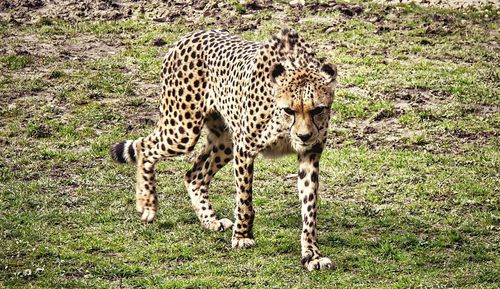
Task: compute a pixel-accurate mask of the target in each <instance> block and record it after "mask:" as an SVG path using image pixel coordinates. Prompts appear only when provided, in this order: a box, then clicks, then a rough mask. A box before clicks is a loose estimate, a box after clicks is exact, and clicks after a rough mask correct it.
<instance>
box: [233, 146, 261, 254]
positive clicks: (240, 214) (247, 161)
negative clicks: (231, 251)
mask: <svg viewBox="0 0 500 289" xmlns="http://www.w3.org/2000/svg"><path fill="white" fill-rule="evenodd" d="M253 162H254V157H251V156H249V155H248V154H247V152H245V151H244V150H243V149H242V148H237V149H235V151H234V177H235V179H236V195H235V201H236V208H235V210H234V215H235V224H234V226H233V238H232V246H233V248H249V247H252V246H253V245H255V240H254V238H253V219H254V215H255V213H254V210H253V205H252V181H253Z"/></svg>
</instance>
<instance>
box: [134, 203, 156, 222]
mask: <svg viewBox="0 0 500 289" xmlns="http://www.w3.org/2000/svg"><path fill="white" fill-rule="evenodd" d="M137 212H139V214H140V215H141V220H142V221H143V222H145V223H151V222H153V221H154V219H155V217H156V208H154V207H146V206H142V205H140V204H137Z"/></svg>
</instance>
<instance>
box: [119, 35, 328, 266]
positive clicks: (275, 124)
mask: <svg viewBox="0 0 500 289" xmlns="http://www.w3.org/2000/svg"><path fill="white" fill-rule="evenodd" d="M336 76H337V70H336V67H335V66H334V65H331V64H324V63H321V62H320V61H319V60H318V59H317V58H316V56H315V53H314V51H313V49H312V48H311V46H310V45H309V44H307V43H306V42H305V41H304V40H303V39H302V38H300V37H299V36H298V35H297V33H295V32H293V31H291V30H288V29H284V30H282V31H281V32H280V33H278V34H277V35H275V36H273V37H272V38H271V39H270V40H269V41H267V42H265V43H258V42H250V41H245V40H242V39H240V38H239V37H237V36H234V35H232V34H230V33H229V32H227V31H224V30H208V31H196V32H192V33H190V34H188V35H186V36H185V37H183V38H182V39H180V40H179V41H178V42H176V43H175V45H174V46H173V48H171V49H170V50H169V51H168V53H167V54H166V56H165V60H164V62H163V67H162V71H161V87H162V93H161V104H160V115H161V116H160V119H159V121H158V125H157V126H156V128H155V130H154V132H152V133H151V134H150V135H148V136H146V137H142V138H139V139H136V140H128V141H123V142H119V143H116V144H114V145H113V146H112V148H111V156H112V158H113V159H114V160H116V161H118V162H122V163H125V162H133V163H136V165H137V182H136V207H137V211H138V212H139V213H140V215H141V219H142V220H143V221H145V222H152V221H153V220H154V219H155V217H156V212H157V210H158V197H157V193H156V188H155V172H154V167H155V164H156V163H157V162H158V161H159V160H162V159H165V158H166V157H170V156H176V155H181V154H185V153H188V152H190V151H192V150H193V149H194V146H195V144H196V143H197V141H198V138H199V137H200V134H201V130H202V128H203V127H206V129H207V130H208V133H207V141H206V144H205V147H204V148H203V151H202V152H201V153H200V155H199V156H198V158H197V160H196V161H195V163H194V165H193V167H192V168H191V169H190V170H189V171H188V172H187V173H186V175H185V178H184V183H185V185H186V189H187V191H188V193H189V196H190V198H191V203H192V206H193V208H194V210H195V212H196V215H197V216H198V218H199V219H200V221H201V223H202V224H203V226H204V227H206V228H208V229H210V230H213V231H222V230H225V229H228V228H232V230H233V236H232V246H233V247H235V248H237V247H242V248H248V247H251V246H253V245H255V240H254V237H253V230H252V229H253V220H254V209H253V205H252V180H253V164H254V160H255V157H256V156H257V155H258V154H259V153H262V154H263V155H265V156H270V155H271V156H276V155H282V154H287V153H294V152H295V153H297V154H298V159H299V169H298V178H297V187H298V191H299V197H300V202H301V204H302V209H301V214H302V219H303V226H302V233H301V251H302V264H303V266H304V267H305V268H306V269H307V270H315V269H323V268H330V267H331V266H332V262H331V261H330V259H328V258H326V257H323V256H322V255H321V254H320V251H319V247H318V243H317V230H316V213H317V205H316V204H317V199H318V184H319V181H318V176H319V161H320V157H321V153H322V151H323V148H324V146H325V141H326V136H327V129H328V123H329V120H330V112H331V109H330V108H331V105H332V101H333V100H332V98H333V94H334V87H335V80H336ZM231 160H233V162H234V174H235V179H236V198H235V199H236V208H235V211H234V215H235V218H234V219H235V221H234V224H233V222H232V221H231V220H229V219H226V218H223V219H218V218H217V217H216V214H215V211H214V208H213V207H212V205H211V204H210V200H209V196H208V188H209V185H210V182H211V180H212V178H213V176H214V175H215V174H216V173H217V171H218V170H220V169H221V168H222V167H223V166H224V165H225V164H227V163H228V162H229V161H231Z"/></svg>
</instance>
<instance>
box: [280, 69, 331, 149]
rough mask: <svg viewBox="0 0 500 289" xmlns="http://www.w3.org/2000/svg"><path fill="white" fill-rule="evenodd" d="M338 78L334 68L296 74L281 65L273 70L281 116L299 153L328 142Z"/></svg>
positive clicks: (296, 70) (303, 71)
mask: <svg viewBox="0 0 500 289" xmlns="http://www.w3.org/2000/svg"><path fill="white" fill-rule="evenodd" d="M336 77H337V69H336V67H335V65H332V64H323V65H322V66H321V67H320V68H319V69H318V68H315V69H313V68H300V69H294V70H293V71H286V70H285V68H284V67H283V65H281V64H276V65H274V66H273V67H272V69H271V80H272V81H273V83H275V85H276V92H277V94H276V97H277V102H276V103H277V105H276V108H277V109H278V111H277V113H278V115H279V118H280V119H281V120H282V124H283V126H284V127H286V128H287V129H288V132H289V137H290V142H291V144H292V147H293V148H294V149H295V150H296V151H297V152H303V151H307V150H309V149H310V148H312V147H313V146H314V145H315V144H316V143H319V142H323V141H324V139H325V138H326V132H327V129H328V123H329V120H330V112H331V105H332V102H333V95H334V87H335V80H336Z"/></svg>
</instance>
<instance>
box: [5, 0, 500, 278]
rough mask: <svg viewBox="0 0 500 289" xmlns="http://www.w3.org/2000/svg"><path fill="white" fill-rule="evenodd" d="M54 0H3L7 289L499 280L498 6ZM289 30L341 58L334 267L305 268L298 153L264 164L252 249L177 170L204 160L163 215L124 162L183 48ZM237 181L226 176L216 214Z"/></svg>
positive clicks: (324, 174) (173, 185) (182, 163)
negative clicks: (206, 219)
mask: <svg viewBox="0 0 500 289" xmlns="http://www.w3.org/2000/svg"><path fill="white" fill-rule="evenodd" d="M43 2H44V1H34V0H33V1H12V3H14V4H10V6H9V4H8V3H7V2H5V3H7V4H5V3H3V4H0V8H2V9H3V12H1V13H0V17H1V18H0V19H2V20H1V21H0V36H1V39H2V40H1V41H0V241H1V243H0V288H184V287H191V288H193V287H194V288H199V287H202V288H237V287H245V288H256V287H271V288H335V287H339V288H346V287H355V288H414V287H425V288H436V287H440V288H441V287H442V288H498V287H499V286H500V261H499V260H500V253H499V252H500V232H499V231H500V213H499V207H500V149H499V148H500V91H499V83H500V68H499V67H500V65H499V64H500V55H499V51H500V37H499V30H500V25H499V23H500V22H499V15H498V12H499V10H498V7H494V6H491V5H490V6H481V7H466V8H461V9H458V8H455V7H436V6H426V7H422V6H417V5H415V4H412V3H409V4H390V5H388V4H380V3H372V2H368V1H337V2H336V3H334V2H331V3H323V2H321V3H319V2H314V1H313V2H314V3H313V4H308V5H306V7H303V8H294V7H291V6H289V5H288V4H287V3H284V2H283V3H282V2H280V3H277V4H273V5H270V4H266V5H262V6H259V5H241V4H238V2H237V1H229V2H224V1H223V2H221V3H218V4H214V2H210V1H201V2H199V3H201V4H198V6H197V5H189V4H183V3H182V2H181V1H178V2H175V3H174V2H172V3H174V4H165V3H163V2H161V1H152V2H151V3H150V4H148V5H145V6H140V4H139V2H135V1H122V2H121V3H122V4H115V3H113V1H87V0H85V1H81V2H78V1H61V2H64V3H66V4H65V5H60V6H58V7H59V8H58V9H60V10H57V9H56V10H54V9H55V7H54V6H52V7H50V4H46V5H43ZM76 2H78V3H79V4H78V3H76ZM75 3H76V4H75ZM1 5H3V6H1ZM72 5H73V6H72ZM2 9H0V10H2ZM283 26H289V27H292V28H293V29H295V30H296V31H298V32H299V34H300V35H301V36H302V37H304V38H306V39H307V40H308V41H309V42H310V43H313V44H314V46H316V47H317V50H318V51H319V54H320V55H321V56H324V57H326V58H327V59H328V60H329V61H330V62H333V63H336V64H337V65H338V68H339V84H338V89H337V93H336V96H335V101H334V104H333V109H334V114H333V116H332V121H331V126H330V134H329V142H328V149H327V150H326V152H325V153H324V154H323V157H322V162H321V174H320V182H321V187H320V204H319V215H318V225H319V227H318V229H319V244H320V247H321V249H322V253H324V255H326V256H328V257H330V258H331V259H332V260H333V262H334V264H335V267H334V268H333V269H332V270H329V271H320V272H306V271H305V270H304V269H303V268H302V267H301V266H300V242H299V234H300V226H301V219H300V202H299V200H298V197H297V193H296V188H295V182H296V169H297V162H296V157H295V156H288V157H284V158H280V159H275V160H268V159H263V158H259V159H258V161H257V163H256V168H255V182H254V198H253V199H254V204H255V208H256V221H255V229H254V233H255V236H256V241H257V245H256V247H254V248H252V249H248V250H232V249H231V248H230V247H231V232H229V231H226V232H224V233H213V232H209V231H207V230H205V229H203V228H202V227H201V226H200V224H199V222H198V220H197V218H196V216H195V214H194V212H193V210H192V209H191V206H190V201H189V197H188V195H187V193H186V191H185V188H184V186H183V184H182V181H180V180H182V178H183V175H184V173H185V172H186V171H187V170H188V169H189V168H190V162H191V161H192V160H193V158H194V157H195V154H191V155H186V156H183V157H178V158H175V159H171V160H168V161H165V162H162V163H161V164H160V165H158V166H157V168H158V170H157V171H158V175H157V178H158V190H159V191H160V194H159V198H160V211H159V214H158V220H157V221H156V222H155V223H153V224H143V223H141V222H140V220H139V217H138V216H137V215H136V212H135V199H134V198H135V197H134V193H133V190H134V185H135V180H134V173H135V169H134V168H133V167H132V166H127V165H119V164H115V163H113V162H112V161H111V159H110V157H109V148H110V145H111V144H112V143H113V142H116V141H120V140H124V139H133V138H136V137H139V136H144V135H146V134H148V133H149V132H150V131H152V129H153V127H154V125H155V121H156V117H157V114H158V112H157V106H158V103H159V101H158V97H159V85H158V83H159V77H158V75H159V72H160V66H161V61H162V57H163V55H164V54H165V52H166V51H167V50H168V47H169V46H170V45H171V44H172V43H173V42H174V41H175V40H176V39H178V38H179V37H180V36H182V35H183V34H185V33H186V32H189V31H192V30H195V29H203V28H211V27H217V28H226V29H228V30H230V31H232V32H234V33H236V34H239V35H241V36H242V37H243V38H245V39H249V40H256V41H265V40H266V39H268V38H270V37H271V35H272V34H274V33H276V32H277V31H279V29H280V28H281V27H283ZM232 174H233V173H232V165H228V166H226V167H225V168H224V169H223V170H221V171H220V172H219V173H218V174H217V176H216V180H215V181H214V182H213V183H212V185H211V198H212V200H213V203H214V206H215V208H216V210H217V212H218V214H219V216H221V217H222V216H223V217H229V218H232V212H233V193H234V188H233V186H234V182H233V177H232Z"/></svg>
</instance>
